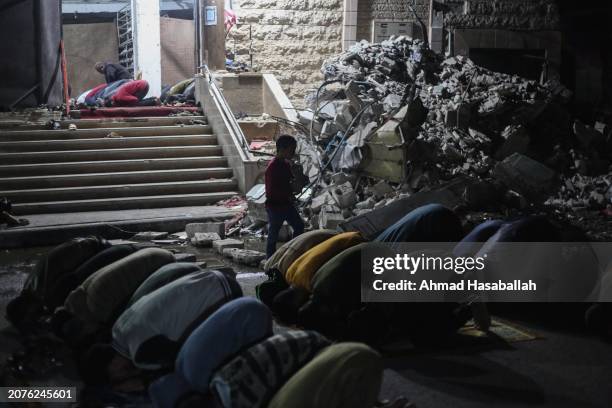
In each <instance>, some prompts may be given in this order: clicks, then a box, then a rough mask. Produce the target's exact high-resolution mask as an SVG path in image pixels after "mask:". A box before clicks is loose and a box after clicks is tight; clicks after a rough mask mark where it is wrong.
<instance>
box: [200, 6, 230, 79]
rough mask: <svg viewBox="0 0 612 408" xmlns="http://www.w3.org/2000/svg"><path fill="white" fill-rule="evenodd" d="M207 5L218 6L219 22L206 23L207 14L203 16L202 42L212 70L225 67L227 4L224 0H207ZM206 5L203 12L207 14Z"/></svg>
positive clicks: (206, 58) (207, 61) (207, 62)
mask: <svg viewBox="0 0 612 408" xmlns="http://www.w3.org/2000/svg"><path fill="white" fill-rule="evenodd" d="M204 4H205V5H206V7H216V8H217V24H216V25H205V24H206V15H204V16H202V19H201V22H202V29H203V30H204V31H203V32H204V39H203V40H202V44H203V47H204V50H205V60H206V64H207V65H208V67H209V68H210V69H211V70H216V69H225V16H224V11H225V4H224V0H206V1H204ZM206 7H203V13H204V14H206Z"/></svg>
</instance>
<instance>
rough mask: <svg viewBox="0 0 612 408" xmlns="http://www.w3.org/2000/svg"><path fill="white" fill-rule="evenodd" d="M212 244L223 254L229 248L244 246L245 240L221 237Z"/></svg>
mask: <svg viewBox="0 0 612 408" xmlns="http://www.w3.org/2000/svg"><path fill="white" fill-rule="evenodd" d="M212 246H213V249H214V250H215V251H217V252H218V253H219V254H221V255H223V250H225V249H227V248H238V249H242V248H244V241H241V240H238V239H232V238H227V239H220V240H218V241H214V242H213V244H212Z"/></svg>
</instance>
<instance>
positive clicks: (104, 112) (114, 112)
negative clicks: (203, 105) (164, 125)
mask: <svg viewBox="0 0 612 408" xmlns="http://www.w3.org/2000/svg"><path fill="white" fill-rule="evenodd" d="M180 112H192V113H193V114H197V115H201V114H202V112H201V110H200V108H198V107H195V106H133V107H129V108H128V107H125V108H121V107H117V108H97V109H81V118H82V119H91V118H129V117H147V116H150V117H160V116H169V115H171V114H176V113H180Z"/></svg>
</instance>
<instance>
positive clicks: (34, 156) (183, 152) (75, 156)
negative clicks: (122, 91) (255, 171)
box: [0, 146, 223, 164]
mask: <svg viewBox="0 0 612 408" xmlns="http://www.w3.org/2000/svg"><path fill="white" fill-rule="evenodd" d="M222 154H223V152H222V150H221V147H220V146H169V147H143V148H132V149H105V150H67V151H55V152H28V153H0V163H3V164H34V163H58V162H60V161H61V162H66V161H68V162H78V161H94V160H122V159H156V158H164V157H194V156H220V155H222Z"/></svg>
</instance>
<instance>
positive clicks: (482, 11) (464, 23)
mask: <svg viewBox="0 0 612 408" xmlns="http://www.w3.org/2000/svg"><path fill="white" fill-rule="evenodd" d="M444 8H445V9H446V10H445V12H444V26H445V28H447V29H448V28H479V29H484V28H497V29H507V30H558V29H559V26H560V15H559V9H558V5H557V2H556V1H554V0H497V1H491V0H448V1H446V2H445V3H444Z"/></svg>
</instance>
